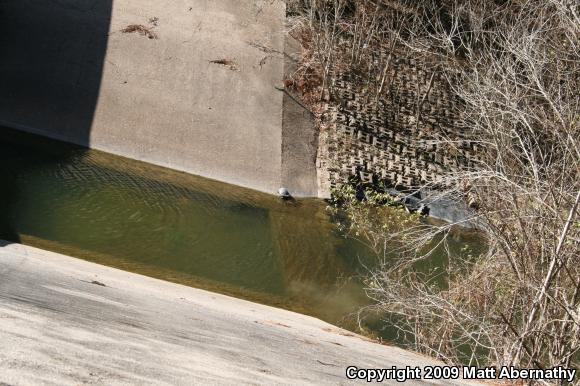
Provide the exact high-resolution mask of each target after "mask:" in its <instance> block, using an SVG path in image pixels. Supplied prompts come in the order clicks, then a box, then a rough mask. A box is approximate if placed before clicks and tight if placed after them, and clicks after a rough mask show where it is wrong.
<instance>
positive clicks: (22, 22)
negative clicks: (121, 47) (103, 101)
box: [0, 0, 113, 242]
mask: <svg viewBox="0 0 580 386" xmlns="http://www.w3.org/2000/svg"><path fill="white" fill-rule="evenodd" d="M112 2H113V0H0V131H1V132H2V134H3V135H4V136H12V135H13V133H14V132H12V131H10V130H8V129H7V128H15V129H19V130H25V131H28V132H31V133H35V134H41V135H45V136H48V137H52V138H56V139H62V140H65V141H69V142H73V143H76V144H79V145H82V146H88V145H89V142H90V131H91V125H92V122H93V116H94V113H95V109H96V104H97V100H98V96H99V91H100V86H101V77H102V72H103V65H104V60H105V54H106V50H107V41H108V34H109V25H110V21H111V9H112ZM6 153H7V152H6V151H4V154H0V163H2V165H0V169H1V172H2V176H1V178H2V181H0V186H1V187H0V238H3V239H6V240H10V241H13V242H19V241H20V239H19V236H18V232H17V229H15V228H14V223H13V221H12V218H13V217H14V216H13V214H14V211H15V210H17V201H18V196H17V191H16V188H15V186H16V181H17V179H18V176H19V175H21V174H22V173H23V172H24V171H25V170H26V169H27V168H30V167H35V166H37V165H38V162H31V161H29V160H27V159H25V157H20V160H19V162H18V163H15V162H14V156H15V155H14V154H6ZM8 153H10V152H8ZM63 156H64V155H63ZM7 157H8V158H9V157H12V158H11V160H9V159H7Z"/></svg>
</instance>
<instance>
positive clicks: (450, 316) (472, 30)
mask: <svg viewBox="0 0 580 386" xmlns="http://www.w3.org/2000/svg"><path fill="white" fill-rule="evenodd" d="M291 5H292V7H291V9H292V10H293V15H294V28H293V30H292V33H293V34H294V36H295V37H297V38H299V39H300V40H301V41H302V42H303V46H304V49H305V52H304V57H303V62H302V67H301V69H300V72H299V73H297V74H296V79H295V80H294V82H296V83H300V84H302V85H303V86H302V88H303V89H304V93H305V94H306V100H307V102H309V103H312V104H316V103H319V101H320V100H328V101H330V103H333V101H332V94H333V93H332V84H333V79H334V76H335V75H336V74H337V73H340V72H344V71H353V72H357V73H359V74H362V78H363V79H364V81H365V82H366V83H367V84H366V86H367V90H368V93H369V95H370V96H371V97H370V98H369V103H373V100H377V99H378V98H381V94H382V92H383V91H384V90H385V89H386V85H387V84H388V82H389V79H388V77H387V76H386V74H388V68H389V65H390V60H391V58H392V57H395V56H401V55H404V56H411V57H421V58H422V59H423V62H424V63H428V64H425V65H429V66H431V67H432V70H435V71H437V72H438V73H439V74H443V75H444V77H445V79H447V82H448V84H449V87H451V88H452V89H453V91H454V93H455V94H456V95H457V96H458V97H459V100H460V102H461V103H458V104H457V106H456V107H455V108H456V111H455V114H456V116H457V117H458V122H457V125H458V126H459V128H460V129H461V130H463V132H464V133H465V134H466V135H467V137H468V138H469V140H471V141H476V142H477V143H478V144H480V145H481V153H480V154H479V161H478V163H477V165H476V167H473V168H470V169H467V168H463V169H460V170H457V171H450V172H449V173H448V174H447V175H446V176H445V179H446V186H449V189H448V190H447V191H445V192H441V194H447V195H450V196H453V197H455V198H456V197H461V198H463V199H464V200H466V201H471V202H472V203H473V204H474V205H473V206H474V207H476V208H477V210H476V211H475V212H474V213H473V217H474V218H473V219H474V220H475V221H477V223H478V224H479V226H480V228H481V230H482V232H483V233H484V234H485V237H486V239H487V243H488V247H489V249H488V252H487V253H486V254H484V255H481V256H478V257H469V258H467V259H466V258H465V256H457V255H453V254H450V255H449V257H448V261H447V263H446V265H445V266H446V272H444V273H443V274H442V275H440V276H439V279H437V280H434V279H433V276H432V274H426V273H420V272H418V271H417V270H416V269H415V267H416V262H417V261H418V260H421V259H427V258H429V255H430V252H431V251H432V248H430V245H431V246H432V243H433V241H432V240H433V239H434V236H435V235H436V234H439V235H441V234H443V235H445V234H447V232H448V230H449V228H450V226H451V225H442V226H427V225H424V224H421V223H414V222H410V223H406V224H405V227H404V229H401V228H400V227H399V226H395V225H393V224H394V221H393V219H392V218H390V217H388V216H379V217H377V218H373V215H372V214H371V213H370V212H368V207H367V206H368V205H373V206H376V205H375V204H379V203H380V202H382V201H384V198H380V199H375V200H374V201H373V200H369V201H368V202H365V203H360V202H357V201H356V200H355V199H354V195H352V194H351V193H352V192H350V193H348V192H347V193H348V194H346V195H344V197H343V201H344V208H345V210H346V212H347V214H348V217H349V219H350V223H349V224H350V225H349V226H350V230H351V231H352V232H355V233H358V234H359V237H362V238H363V239H366V240H367V242H368V243H370V244H371V245H373V246H374V248H375V250H376V252H377V255H378V256H380V257H381V264H379V266H380V268H379V269H377V270H374V271H373V272H372V274H371V275H370V277H369V279H368V289H367V292H368V294H369V296H370V297H371V298H373V299H374V300H375V304H376V305H375V310H379V311H380V312H381V313H382V314H383V315H384V316H385V320H386V321H388V322H390V323H392V324H393V325H394V326H396V327H397V328H399V329H400V331H401V332H402V334H403V335H404V336H406V337H408V343H409V344H410V345H411V346H412V347H413V348H414V349H416V350H419V351H422V352H425V353H428V354H430V355H433V356H435V357H438V358H441V359H443V360H445V361H446V362H448V363H455V364H459V363H462V364H465V363H469V364H472V365H479V366H484V365H515V366H520V367H535V368H549V367H553V366H558V365H561V366H565V367H576V368H578V367H579V366H580V360H579V358H580V221H579V220H578V209H579V208H578V206H579V200H580V141H579V137H580V126H579V124H580V119H579V114H578V112H579V103H580V100H579V98H578V89H580V57H579V55H580V54H579V53H580V47H578V44H579V41H580V40H579V36H580V17H579V6H578V3H577V2H573V1H566V0H507V1H501V2H499V1H498V2H494V1H483V0H479V1H470V0H467V1H435V0H432V1H429V0H428V1H421V2H415V1H404V0H401V1H384V0H383V1H381V0H368V1H367V0H361V1H348V0H301V1H298V0H297V1H293V2H292V4H291ZM379 48H380V49H387V50H388V52H389V53H390V54H391V55H388V56H387V57H386V59H384V60H383V59H381V60H380V61H379V60H376V56H375V55H374V54H373V53H374V52H376V50H377V49H379ZM426 59H427V60H426ZM443 141H445V140H443ZM446 145H447V146H449V147H450V148H453V147H454V146H455V144H454V143H453V141H447V143H446ZM345 197H346V198H345ZM371 218H373V219H372V220H371ZM397 221H400V219H399V220H397ZM430 243H431V244H430ZM444 244H445V240H444V238H443V239H442V240H441V241H440V243H439V245H444ZM393 255H396V256H397V257H395V258H393V257H392V256H393ZM387 256H391V257H389V258H388V259H387V258H386V257H387ZM441 280H442V281H441Z"/></svg>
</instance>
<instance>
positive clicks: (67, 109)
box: [0, 0, 317, 196]
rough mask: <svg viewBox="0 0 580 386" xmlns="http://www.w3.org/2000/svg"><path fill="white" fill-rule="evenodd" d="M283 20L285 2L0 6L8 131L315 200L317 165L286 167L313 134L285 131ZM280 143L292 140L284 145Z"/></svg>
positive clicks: (299, 161)
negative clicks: (285, 190)
mask: <svg viewBox="0 0 580 386" xmlns="http://www.w3.org/2000/svg"><path fill="white" fill-rule="evenodd" d="M285 9H286V8H285V3H284V1H282V0H244V1H238V0H174V1H161V0H139V1H135V0H115V1H112V0H100V1H96V2H95V1H93V0H22V1H21V0H8V1H0V21H1V22H0V32H2V33H1V35H0V36H1V37H0V53H1V55H2V60H1V61H0V124H1V125H4V126H6V127H11V128H14V129H19V130H24V131H28V132H32V133H35V134H41V135H44V136H48V137H52V138H55V139H60V140H64V141H67V142H73V143H77V144H80V145H84V146H89V147H91V148H95V149H98V150H103V151H106V152H109V153H114V154H117V155H122V156H125V157H129V158H133V159H137V160H141V161H146V162H150V163H154V164H157V165H161V166H166V167H170V168H173V169H177V170H182V171H186V172H189V173H192V174H196V175H200V176H204V177H208V178H212V179H215V180H220V181H224V182H228V183H233V184H236V185H240V186H244V187H248V188H252V189H256V190H260V191H264V192H267V193H273V194H275V193H277V192H278V189H279V188H280V186H281V184H282V183H284V184H285V185H286V187H287V188H288V189H289V190H290V192H291V193H293V192H294V195H296V196H316V193H317V190H316V186H312V184H308V182H309V181H311V180H315V178H316V174H315V173H316V170H315V168H314V162H313V161H312V160H313V156H312V154H309V153H308V154H305V155H303V154H302V153H299V152H297V151H293V150H294V149H295V148H296V146H294V147H293V148H291V149H290V153H288V152H287V154H286V158H285V161H284V165H282V163H283V162H282V147H283V146H286V144H288V143H291V144H294V143H295V142H298V143H300V142H301V141H302V137H303V135H306V136H307V137H308V136H310V135H311V133H310V131H311V128H309V127H306V128H305V130H307V132H306V133H302V132H301V131H299V130H298V129H300V128H302V126H298V128H297V129H293V128H292V127H290V130H287V133H286V134H283V132H282V131H283V130H282V121H283V95H284V94H283V92H280V91H279V90H277V89H276V88H275V86H276V85H277V84H280V83H281V82H282V80H283V77H284V67H285V63H284V55H283V52H284V40H285ZM135 26H138V28H141V29H140V30H135V28H136V27H135ZM131 27H133V29H131ZM128 28H129V29H128ZM145 30H148V31H149V33H150V34H149V35H147V34H146V33H139V31H141V32H143V31H145ZM128 31H133V32H128ZM291 123H292V122H290V124H291ZM283 135H286V136H288V135H292V136H294V137H292V138H284V144H283ZM304 141H308V138H305V139H304ZM286 147H288V146H286ZM312 151H313V152H314V154H315V149H313V150H312ZM304 164H306V165H307V166H308V167H302V165H304ZM282 167H284V168H285V169H287V170H289V171H290V172H288V173H283V171H282ZM287 174H291V177H292V178H287V176H286V175H287ZM282 180H284V181H282ZM304 181H306V182H304Z"/></svg>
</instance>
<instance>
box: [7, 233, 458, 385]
mask: <svg viewBox="0 0 580 386" xmlns="http://www.w3.org/2000/svg"><path fill="white" fill-rule="evenodd" d="M0 342H2V348H1V350H0V384H3V383H7V384H9V385H32V384H35V385H36V384H58V385H69V384H81V383H88V384H106V385H114V384H132V385H133V384H166V385H169V384H171V385H179V384H182V385H185V384H264V385H266V384H267V385H272V384H292V385H299V384H317V385H320V384H345V383H347V380H346V378H345V369H346V366H348V365H356V366H359V367H379V368H387V367H390V366H407V365H409V366H415V365H428V364H434V363H435V362H433V361H431V360H429V359H427V358H424V357H422V356H419V355H417V354H413V353H410V352H407V351H404V350H401V349H398V348H393V347H387V346H382V345H379V344H376V343H373V342H370V341H368V340H365V339H364V338H362V337H359V336H356V335H354V334H351V333H348V332H345V331H343V330H340V329H338V328H336V327H334V326H332V325H329V324H327V323H324V322H322V321H320V320H318V319H315V318H311V317H308V316H304V315H300V314H296V313H293V312H289V311H284V310H280V309H276V308H272V307H267V306H263V305H260V304H255V303H251V302H247V301H244V300H239V299H234V298H231V297H227V296H223V295H218V294H215V293H210V292H207V291H203V290H198V289H194V288H189V287H185V286H181V285H176V284H172V283H168V282H163V281H160V280H156V279H151V278H148V277H144V276H140V275H136V274H132V273H128V272H124V271H120V270H117V269H112V268H108V267H104V266H100V265H97V264H93V263H89V262H85V261H82V260H78V259H75V258H72V257H68V256H64V255H59V254H56V253H51V252H46V251H43V250H39V249H36V248H32V247H27V246H23V245H20V244H8V243H4V242H3V243H0ZM435 364H436V363H435ZM391 382H392V383H393V384H394V383H396V382H395V381H391ZM406 384H418V382H412V381H411V382H407V383H406ZM445 384H449V383H448V382H445Z"/></svg>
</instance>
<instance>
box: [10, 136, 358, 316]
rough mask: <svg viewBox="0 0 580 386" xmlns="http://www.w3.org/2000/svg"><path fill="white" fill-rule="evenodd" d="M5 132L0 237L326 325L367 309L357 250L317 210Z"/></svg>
mask: <svg viewBox="0 0 580 386" xmlns="http://www.w3.org/2000/svg"><path fill="white" fill-rule="evenodd" d="M3 130H4V129H3ZM4 134H5V135H4V136H3V138H2V139H0V163H1V165H0V178H2V180H3V181H6V182H7V183H6V188H3V189H2V191H3V197H2V199H3V200H2V202H3V204H2V208H1V209H3V210H2V213H1V214H0V224H3V225H2V227H1V228H0V233H2V234H0V238H2V237H3V238H9V239H12V240H16V241H18V240H21V241H22V242H24V243H28V244H31V245H35V246H39V247H43V248H46V249H50V250H54V251H57V252H62V253H67V254H70V255H72V256H77V257H81V258H84V259H87V260H92V261H96V262H99V263H103V264H107V265H111V266H116V267H120V268H123V269H127V270H130V271H134V272H139V273H143V274H146V275H150V276H154V277H159V278H163V279H166V280H172V281H176V282H180V283H184V284H188V285H193V286H196V287H202V288H207V289H210V290H215V291H219V292H223V293H227V294H231V295H234V296H237V297H242V298H247V299H250V300H256V301H260V302H262V303H266V304H271V305H276V306H281V307H284V308H288V309H292V310H296V311H300V312H304V313H307V314H311V315H314V316H318V317H321V318H323V319H326V320H328V321H331V322H335V323H340V322H341V320H342V319H343V318H344V317H345V316H346V315H348V314H349V313H350V312H352V311H354V310H355V309H356V308H357V307H358V306H359V305H361V304H364V301H365V298H364V294H363V292H362V289H361V285H360V283H359V282H358V281H357V280H356V279H354V280H353V279H352V277H353V276H354V275H356V273H357V267H358V262H357V255H356V253H355V254H354V255H353V254H352V253H351V252H352V250H353V248H354V249H355V250H356V247H354V246H352V245H347V244H349V243H352V242H350V241H348V240H345V239H344V238H343V237H340V236H339V235H337V234H335V233H334V231H333V227H332V224H331V223H330V222H329V219H328V215H327V213H326V210H325V204H324V202H322V201H318V200H298V201H290V202H283V201H280V200H278V199H277V198H276V197H272V196H269V195H266V194H262V193H259V192H255V191H251V190H247V189H242V188H237V187H234V186H230V185H227V184H223V183H218V182H215V181H209V180H206V179H202V178H199V177H195V176H190V175H187V174H184V173H179V172H175V171H171V170H168V169H164V168H159V167H156V166H152V165H149V164H144V163H141V162H136V161H132V160H128V159H125V158H121V157H116V156H112V155H109V154H105V153H102V152H98V151H89V150H86V149H81V148H78V147H74V146H70V145H65V144H62V143H58V142H54V141H49V140H45V139H40V138H37V137H30V136H28V135H23V134H19V133H12V132H10V135H6V131H4ZM341 251H349V253H348V254H342V253H341ZM362 252H363V251H362V250H359V251H357V253H362Z"/></svg>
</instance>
